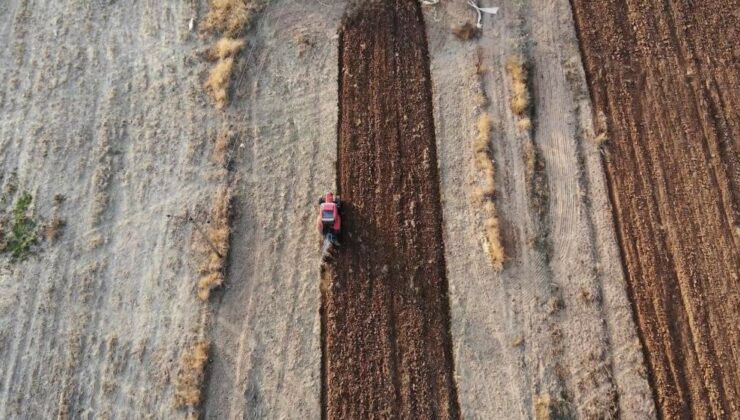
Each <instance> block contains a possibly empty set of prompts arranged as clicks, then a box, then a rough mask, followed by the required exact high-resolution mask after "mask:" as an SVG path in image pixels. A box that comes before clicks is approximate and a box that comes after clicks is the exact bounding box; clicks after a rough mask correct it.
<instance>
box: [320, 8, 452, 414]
mask: <svg viewBox="0 0 740 420" xmlns="http://www.w3.org/2000/svg"><path fill="white" fill-rule="evenodd" d="M340 36H341V38H340V42H339V44H340V53H339V56H340V57H339V60H340V63H339V68H340V75H339V128H338V131H339V132H338V136H339V140H338V153H337V159H338V161H337V173H338V180H337V184H338V190H339V192H340V194H341V195H342V198H343V200H344V202H345V209H344V212H343V214H344V234H343V243H344V245H343V247H342V248H341V249H340V250H339V251H338V252H337V254H336V260H335V263H332V264H328V265H327V266H326V267H324V273H323V275H324V282H325V287H324V296H323V307H322V324H323V325H322V338H323V339H322V342H323V395H322V406H323V415H324V417H325V418H371V417H383V418H458V417H459V408H458V402H457V392H456V388H455V382H454V379H453V360H452V352H451V340H450V334H449V308H448V301H447V280H446V278H445V261H444V247H443V243H442V211H441V206H440V201H439V199H440V198H439V180H438V173H437V156H436V149H435V138H434V122H433V118H432V101H431V82H430V75H429V59H428V56H427V45H426V38H425V31H424V22H423V18H422V14H421V11H420V9H419V5H418V2H416V1H411V0H397V1H392V0H388V1H384V2H372V3H365V4H362V5H360V6H359V9H357V10H355V12H354V13H353V14H351V15H350V16H349V17H348V18H347V19H346V20H345V22H344V24H343V27H342V30H341V33H340Z"/></svg>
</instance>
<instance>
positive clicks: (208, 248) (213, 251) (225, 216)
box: [198, 185, 232, 301]
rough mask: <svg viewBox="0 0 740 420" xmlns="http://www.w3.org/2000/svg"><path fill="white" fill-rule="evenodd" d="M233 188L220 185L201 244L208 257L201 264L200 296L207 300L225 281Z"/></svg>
mask: <svg viewBox="0 0 740 420" xmlns="http://www.w3.org/2000/svg"><path fill="white" fill-rule="evenodd" d="M231 198H232V195H231V190H230V189H229V187H228V186H225V185H222V186H220V187H219V189H218V191H217V192H216V195H215V196H214V197H213V203H212V204H211V215H210V219H209V223H208V229H207V230H206V235H207V238H204V239H205V240H206V241H205V242H206V244H203V243H202V242H201V243H200V244H199V247H200V248H201V249H205V252H206V257H205V259H204V261H203V263H202V264H201V266H200V269H199V272H200V278H199V280H198V298H200V300H202V301H207V300H208V298H209V297H210V296H211V290H213V289H215V288H216V287H218V286H220V285H222V284H223V282H224V273H225V267H226V258H227V257H228V253H229V238H230V236H231V225H230V217H231Z"/></svg>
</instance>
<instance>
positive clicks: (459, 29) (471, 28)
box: [452, 22, 480, 41]
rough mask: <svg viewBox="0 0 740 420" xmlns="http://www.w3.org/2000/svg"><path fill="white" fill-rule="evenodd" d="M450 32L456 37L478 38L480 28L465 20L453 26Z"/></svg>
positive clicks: (465, 39) (462, 38)
mask: <svg viewBox="0 0 740 420" xmlns="http://www.w3.org/2000/svg"><path fill="white" fill-rule="evenodd" d="M452 33H453V34H455V36H456V37H457V38H458V39H460V40H462V41H468V40H471V39H474V38H478V37H479V36H480V29H479V28H478V27H477V26H475V25H473V24H472V23H470V22H465V23H464V24H462V25H457V26H453V27H452Z"/></svg>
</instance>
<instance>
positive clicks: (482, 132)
mask: <svg viewBox="0 0 740 420" xmlns="http://www.w3.org/2000/svg"><path fill="white" fill-rule="evenodd" d="M476 128H477V130H478V135H477V136H476V138H475V142H474V144H473V150H474V152H475V163H476V166H477V168H478V170H479V171H480V172H481V173H482V175H483V177H482V178H483V179H482V185H481V186H479V187H478V188H477V189H476V190H475V192H474V198H475V200H476V202H477V203H478V204H479V205H481V206H482V210H483V214H484V215H485V221H484V232H485V248H486V251H487V252H488V254H489V256H490V258H491V263H492V264H493V266H494V268H496V269H497V270H500V269H501V268H503V263H504V247H503V244H502V242H501V229H500V226H499V221H498V216H497V214H496V207H495V206H494V204H493V197H494V194H495V192H496V181H495V169H494V167H493V160H492V158H491V148H490V142H491V131H492V129H493V126H492V122H491V116H490V115H488V114H487V113H482V114H480V116H479V117H478V123H477V124H476Z"/></svg>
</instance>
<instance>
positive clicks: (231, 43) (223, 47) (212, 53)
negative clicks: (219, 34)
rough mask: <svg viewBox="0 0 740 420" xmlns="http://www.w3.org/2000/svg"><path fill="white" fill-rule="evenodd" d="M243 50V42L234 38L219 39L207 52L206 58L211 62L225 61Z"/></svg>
mask: <svg viewBox="0 0 740 420" xmlns="http://www.w3.org/2000/svg"><path fill="white" fill-rule="evenodd" d="M242 49H244V40H243V39H235V38H227V37H224V38H221V39H219V40H218V42H216V44H214V45H213V47H211V49H210V50H209V51H208V57H209V58H210V59H211V60H213V61H217V60H225V59H227V58H229V57H235V56H236V55H237V54H239V53H240V52H241V51H242Z"/></svg>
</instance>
